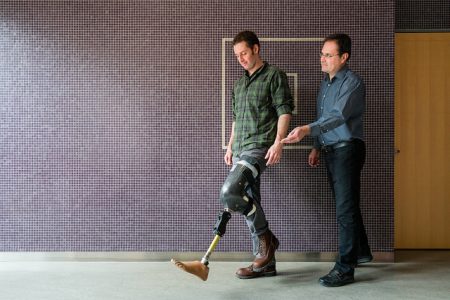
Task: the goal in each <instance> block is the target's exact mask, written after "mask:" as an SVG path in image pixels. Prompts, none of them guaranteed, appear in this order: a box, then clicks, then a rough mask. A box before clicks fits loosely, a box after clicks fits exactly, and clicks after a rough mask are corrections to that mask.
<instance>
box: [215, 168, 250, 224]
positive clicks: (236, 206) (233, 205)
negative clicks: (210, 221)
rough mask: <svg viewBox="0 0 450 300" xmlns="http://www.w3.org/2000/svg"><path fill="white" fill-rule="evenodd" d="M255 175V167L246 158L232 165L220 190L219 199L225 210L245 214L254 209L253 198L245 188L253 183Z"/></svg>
mask: <svg viewBox="0 0 450 300" xmlns="http://www.w3.org/2000/svg"><path fill="white" fill-rule="evenodd" d="M257 176H258V170H257V168H256V167H255V166H253V165H252V164H251V163H250V162H248V161H246V160H240V161H238V162H237V164H236V165H234V166H233V168H232V169H231V171H230V173H229V174H228V177H227V179H226V180H225V183H224V184H223V186H222V190H221V192H220V201H221V202H222V204H223V206H224V207H225V210H226V211H232V212H239V213H241V214H243V215H245V216H250V215H252V214H253V213H254V212H255V211H256V206H255V205H254V204H253V199H252V197H250V196H249V195H248V194H247V191H246V190H247V188H248V187H249V186H252V185H254V184H255V178H256V177H257Z"/></svg>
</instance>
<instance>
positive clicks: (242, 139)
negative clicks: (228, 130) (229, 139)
mask: <svg viewBox="0 0 450 300" xmlns="http://www.w3.org/2000/svg"><path fill="white" fill-rule="evenodd" d="M232 106H233V107H232V109H233V121H234V122H235V126H234V139H233V145H232V150H233V155H239V154H240V153H241V152H242V151H245V150H251V149H255V148H269V147H270V146H272V144H273V143H274V141H275V138H276V134H277V122H278V117H279V116H281V115H283V114H291V113H292V110H293V109H294V102H293V100H292V96H291V91H290V89H289V85H288V80H287V76H286V74H285V73H284V72H283V71H281V70H280V69H278V68H276V67H274V66H271V65H269V64H268V63H264V65H263V66H262V67H261V68H260V69H259V70H257V71H256V72H255V73H253V74H252V76H248V72H247V71H246V72H245V74H244V75H243V76H242V77H241V78H239V80H238V81H237V82H236V83H235V85H234V88H233V93H232Z"/></svg>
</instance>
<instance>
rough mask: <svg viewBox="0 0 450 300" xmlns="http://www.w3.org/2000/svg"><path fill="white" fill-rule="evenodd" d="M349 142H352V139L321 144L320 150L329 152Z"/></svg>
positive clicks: (349, 143)
mask: <svg viewBox="0 0 450 300" xmlns="http://www.w3.org/2000/svg"><path fill="white" fill-rule="evenodd" d="M351 144H352V141H345V142H339V143H336V144H332V145H327V146H322V149H321V150H322V151H323V152H325V153H330V152H333V151H334V150H336V149H338V148H342V147H345V146H349V145H351Z"/></svg>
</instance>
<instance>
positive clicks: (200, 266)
mask: <svg viewBox="0 0 450 300" xmlns="http://www.w3.org/2000/svg"><path fill="white" fill-rule="evenodd" d="M230 218H231V214H230V213H229V212H228V211H222V212H220V213H219V216H218V218H217V222H216V225H215V226H214V233H215V234H216V236H215V237H214V240H213V241H212V243H211V245H210V246H209V248H208V251H206V253H205V255H204V256H203V258H202V260H201V261H198V260H196V261H186V262H181V261H178V260H176V259H173V258H172V260H171V262H172V263H173V264H175V266H177V267H178V268H180V269H181V270H183V271H186V272H188V273H191V274H193V275H195V276H197V277H199V278H200V279H201V280H203V281H206V280H207V279H208V274H209V267H208V264H209V257H210V256H211V253H212V252H213V251H214V249H215V248H216V246H217V244H218V243H219V240H220V238H221V237H222V236H223V235H224V234H225V229H226V226H227V223H228V221H229V220H230Z"/></svg>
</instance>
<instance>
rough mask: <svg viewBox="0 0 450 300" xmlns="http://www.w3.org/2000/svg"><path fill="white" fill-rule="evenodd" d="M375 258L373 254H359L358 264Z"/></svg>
mask: <svg viewBox="0 0 450 300" xmlns="http://www.w3.org/2000/svg"><path fill="white" fill-rule="evenodd" d="M372 260H373V256H372V254H369V255H358V260H357V261H356V262H357V263H358V265H360V264H364V263H368V262H371V261H372Z"/></svg>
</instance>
